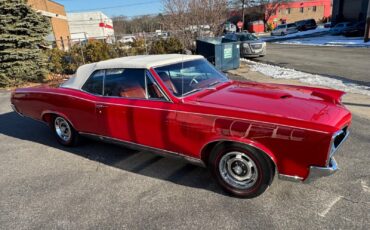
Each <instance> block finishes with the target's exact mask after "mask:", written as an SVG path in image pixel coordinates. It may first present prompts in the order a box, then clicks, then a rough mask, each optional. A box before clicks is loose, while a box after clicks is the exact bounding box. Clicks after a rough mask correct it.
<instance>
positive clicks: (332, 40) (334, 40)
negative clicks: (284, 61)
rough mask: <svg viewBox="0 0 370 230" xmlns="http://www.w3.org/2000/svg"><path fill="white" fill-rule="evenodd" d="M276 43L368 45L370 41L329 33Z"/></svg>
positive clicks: (369, 45)
mask: <svg viewBox="0 0 370 230" xmlns="http://www.w3.org/2000/svg"><path fill="white" fill-rule="evenodd" d="M276 43H279V44H289V45H308V46H350V47H365V46H367V47H370V42H367V43H365V42H364V39H363V38H362V37H355V38H348V37H344V36H330V35H327V36H322V37H311V38H300V39H294V40H289V41H281V42H276Z"/></svg>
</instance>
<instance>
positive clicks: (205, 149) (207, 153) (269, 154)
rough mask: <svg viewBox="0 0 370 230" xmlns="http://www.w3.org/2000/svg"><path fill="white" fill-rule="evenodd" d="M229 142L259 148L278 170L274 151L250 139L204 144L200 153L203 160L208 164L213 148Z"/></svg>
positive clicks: (217, 140)
mask: <svg viewBox="0 0 370 230" xmlns="http://www.w3.org/2000/svg"><path fill="white" fill-rule="evenodd" d="M228 143H239V144H243V145H246V146H248V147H250V148H253V149H255V150H257V151H258V152H260V153H261V154H264V155H265V156H266V157H267V158H268V159H269V160H270V161H271V162H272V165H273V166H274V169H275V170H277V171H278V165H277V159H276V157H275V155H274V154H273V153H272V151H271V150H269V149H268V148H267V147H265V146H264V145H262V144H260V143H257V142H253V141H249V140H237V139H215V140H212V141H210V142H208V143H206V144H205V145H204V146H203V148H202V150H201V153H200V154H201V155H200V156H201V160H202V161H203V162H204V164H205V165H207V162H208V158H209V156H210V154H211V152H212V149H214V148H215V147H216V146H217V145H218V144H228Z"/></svg>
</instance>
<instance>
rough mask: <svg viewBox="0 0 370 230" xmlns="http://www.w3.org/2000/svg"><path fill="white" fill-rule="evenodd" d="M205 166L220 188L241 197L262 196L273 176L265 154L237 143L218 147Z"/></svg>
mask: <svg viewBox="0 0 370 230" xmlns="http://www.w3.org/2000/svg"><path fill="white" fill-rule="evenodd" d="M208 163H209V166H210V170H211V172H212V174H213V176H214V178H215V179H216V181H217V182H218V183H219V184H220V185H221V187H222V188H223V189H224V190H225V191H226V192H228V193H231V194H232V195H234V196H237V197H241V198H254V197H257V196H259V195H261V194H262V193H263V192H264V191H265V190H266V189H267V188H268V187H269V186H270V185H271V183H272V181H273V178H274V174H275V170H274V166H273V164H272V163H271V160H270V159H268V157H267V156H265V155H264V153H261V152H259V151H257V150H256V149H253V148H251V147H249V146H246V145H243V144H239V143H232V144H227V145H225V144H219V145H217V146H216V147H215V148H214V150H213V151H212V153H211V156H210V158H209V162H208Z"/></svg>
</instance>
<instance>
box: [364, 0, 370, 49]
mask: <svg viewBox="0 0 370 230" xmlns="http://www.w3.org/2000/svg"><path fill="white" fill-rule="evenodd" d="M369 41H370V0H369V2H368V6H367V16H366V27H365V37H364V42H369Z"/></svg>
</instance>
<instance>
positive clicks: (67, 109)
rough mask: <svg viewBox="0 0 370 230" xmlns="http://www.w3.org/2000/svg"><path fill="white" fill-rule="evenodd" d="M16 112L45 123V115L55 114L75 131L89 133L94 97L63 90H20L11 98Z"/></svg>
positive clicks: (93, 113)
mask: <svg viewBox="0 0 370 230" xmlns="http://www.w3.org/2000/svg"><path fill="white" fill-rule="evenodd" d="M11 102H12V104H13V105H14V106H15V107H16V109H17V110H18V112H20V113H21V114H22V115H24V116H26V117H30V118H33V119H36V120H40V121H45V122H48V120H46V117H45V116H44V115H45V114H48V113H56V114H60V115H62V116H64V117H65V118H67V119H68V120H69V121H70V122H71V123H72V125H73V126H74V128H75V129H77V130H79V131H90V130H91V127H92V126H93V124H91V121H92V120H94V116H95V102H94V96H90V95H87V94H85V93H83V92H80V91H77V90H73V89H64V88H23V89H22V88H21V89H17V90H16V91H15V92H14V93H13V94H12V98H11Z"/></svg>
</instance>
